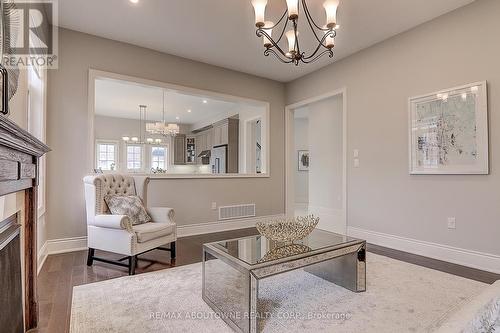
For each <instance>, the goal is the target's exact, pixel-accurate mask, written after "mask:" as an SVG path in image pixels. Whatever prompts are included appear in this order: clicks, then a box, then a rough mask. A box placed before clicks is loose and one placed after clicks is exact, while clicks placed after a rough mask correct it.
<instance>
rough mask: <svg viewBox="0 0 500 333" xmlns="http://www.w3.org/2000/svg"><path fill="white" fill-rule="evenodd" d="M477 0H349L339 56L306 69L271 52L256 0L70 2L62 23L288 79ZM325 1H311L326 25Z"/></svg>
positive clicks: (274, 10)
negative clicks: (261, 32) (261, 34)
mask: <svg viewBox="0 0 500 333" xmlns="http://www.w3.org/2000/svg"><path fill="white" fill-rule="evenodd" d="M473 1H474V0H423V1H422V0H396V1H395V0H341V2H340V7H339V11H338V22H339V24H340V25H341V28H340V30H339V31H338V36H337V40H336V47H335V58H334V60H332V59H330V58H325V59H322V60H321V61H318V62H316V63H314V64H309V65H302V66H299V67H295V66H293V65H290V64H282V63H279V62H278V61H277V60H275V59H274V58H272V56H270V57H264V55H263V54H262V52H263V46H262V41H261V40H259V39H258V38H257V37H256V36H255V27H254V14H253V8H252V5H251V3H250V0H139V3H138V4H132V3H131V2H130V1H129V0H106V1H102V0H64V1H59V25H60V26H62V27H65V28H69V29H73V30H77V31H82V32H85V33H89V34H92V35H97V36H102V37H106V38H110V39H114V40H118V41H123V42H127V43H131V44H135V45H139V46H143V47H147V48H151V49H154V50H158V51H161V52H165V53H169V54H174V55H177V56H181V57H184V58H189V59H193V60H197V61H201V62H205V63H209V64H213V65H217V66H221V67H225V68H230V69H234V70H238V71H241V72H245V73H250V74H254V75H257V76H261V77H266V78H270V79H274V80H278V81H283V82H287V81H291V80H293V79H295V78H298V77H300V76H302V75H305V74H307V73H310V72H312V71H314V70H316V69H318V68H321V67H323V66H325V65H327V64H330V63H331V62H333V61H335V60H339V59H342V58H344V57H346V56H348V55H350V54H353V53H355V52H357V51H359V50H361V49H364V48H366V47H369V46H371V45H373V44H376V43H378V42H380V41H382V40H385V39H387V38H389V37H392V36H394V35H397V34H399V33H401V32H404V31H406V30H408V29H411V28H413V27H415V26H417V25H420V24H422V23H425V22H427V21H429V20H431V19H433V18H435V17H438V16H440V15H442V14H445V13H447V12H449V11H452V10H454V9H456V8H458V7H461V6H464V5H466V4H469V3H471V2H473ZM323 2H324V0H308V4H309V7H310V9H311V12H312V14H313V15H314V17H316V18H317V21H318V22H319V23H320V24H321V22H322V21H323V20H324V19H325V18H324V16H325V14H324V10H323V7H322V3H323ZM284 8H285V0H269V4H268V8H267V11H266V20H271V21H272V20H275V21H276V19H277V18H279V16H280V14H281V13H282V9H284ZM302 23H304V22H302ZM302 28H304V27H302ZM299 30H300V31H305V29H301V28H299ZM301 37H302V39H301V45H302V48H303V49H304V50H307V46H308V45H309V46H310V47H309V48H312V46H313V44H312V41H313V40H312V39H313V37H312V35H307V33H305V32H303V33H302V36H301Z"/></svg>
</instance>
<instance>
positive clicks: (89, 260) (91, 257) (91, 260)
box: [87, 248, 95, 266]
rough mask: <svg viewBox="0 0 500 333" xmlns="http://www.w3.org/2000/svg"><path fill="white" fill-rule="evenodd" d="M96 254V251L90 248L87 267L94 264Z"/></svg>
mask: <svg viewBox="0 0 500 333" xmlns="http://www.w3.org/2000/svg"><path fill="white" fill-rule="evenodd" d="M94 252H95V249H91V248H89V253H88V256H87V266H92V263H93V262H94Z"/></svg>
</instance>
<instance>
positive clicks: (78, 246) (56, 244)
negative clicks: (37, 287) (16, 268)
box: [38, 236, 87, 273]
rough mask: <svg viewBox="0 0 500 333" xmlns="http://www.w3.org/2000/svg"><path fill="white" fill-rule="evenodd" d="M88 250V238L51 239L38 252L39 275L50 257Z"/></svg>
mask: <svg viewBox="0 0 500 333" xmlns="http://www.w3.org/2000/svg"><path fill="white" fill-rule="evenodd" d="M86 249H87V237H86V236H84V237H71V238H61V239H49V240H47V241H46V242H45V244H43V246H42V248H41V249H40V251H38V273H40V270H41V269H42V267H43V264H44V263H45V260H46V259H47V256H48V255H51V254H58V253H67V252H74V251H82V250H86Z"/></svg>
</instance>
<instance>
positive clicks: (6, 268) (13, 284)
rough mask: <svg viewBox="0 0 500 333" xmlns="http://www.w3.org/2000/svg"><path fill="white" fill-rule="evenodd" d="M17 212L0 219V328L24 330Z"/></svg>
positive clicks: (15, 331)
mask: <svg viewBox="0 0 500 333" xmlns="http://www.w3.org/2000/svg"><path fill="white" fill-rule="evenodd" d="M17 221H18V216H17V214H15V215H12V216H11V217H9V218H7V219H6V220H4V221H0V309H2V315H1V316H0V328H1V330H5V332H12V333H22V332H24V322H23V288H22V283H23V281H22V274H21V236H20V229H21V226H20V225H19V224H18V222H17Z"/></svg>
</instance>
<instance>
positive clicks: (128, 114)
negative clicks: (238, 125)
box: [95, 79, 242, 124]
mask: <svg viewBox="0 0 500 333" xmlns="http://www.w3.org/2000/svg"><path fill="white" fill-rule="evenodd" d="M163 91H164V92H165V120H166V121H167V122H173V123H180V124H195V123H199V122H202V121H204V120H207V119H216V118H217V117H218V116H219V115H221V114H228V113H231V111H235V113H237V110H238V109H239V108H240V107H241V106H242V104H239V103H233V102H227V101H221V100H215V99H213V98H207V97H205V96H194V95H188V94H182V93H179V92H176V91H169V90H164V89H161V88H157V87H152V86H144V85H139V84H136V83H132V82H125V81H117V80H111V79H98V80H96V82H95V113H96V114H97V115H100V116H106V117H115V118H127V119H139V105H146V106H147V109H146V110H147V111H146V119H147V120H155V121H160V120H162V114H163V108H162V103H163V96H162V92H163ZM203 101H206V102H207V103H203ZM188 110H191V112H188ZM176 117H179V119H176Z"/></svg>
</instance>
